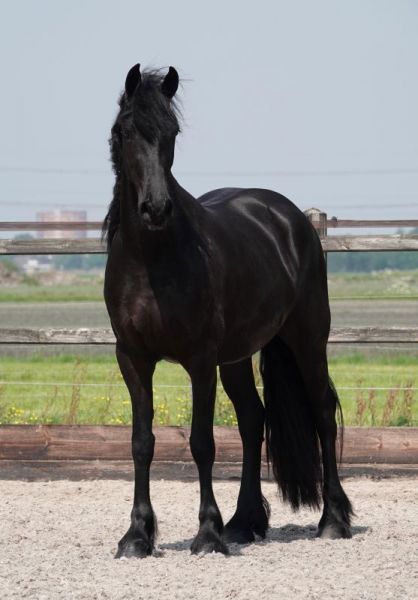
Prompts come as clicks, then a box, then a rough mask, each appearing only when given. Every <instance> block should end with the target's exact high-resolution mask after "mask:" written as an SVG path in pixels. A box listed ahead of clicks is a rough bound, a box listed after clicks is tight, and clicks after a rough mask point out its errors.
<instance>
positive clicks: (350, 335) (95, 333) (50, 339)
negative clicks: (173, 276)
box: [0, 327, 418, 344]
mask: <svg viewBox="0 0 418 600" xmlns="http://www.w3.org/2000/svg"><path fill="white" fill-rule="evenodd" d="M329 342H330V343H340V344H347V343H376V342H379V343H386V342H387V343H397V344H398V343H400V344H402V343H408V344H410V343H416V342H418V327H333V328H332V329H331V333H330V338H329ZM114 343H115V337H114V334H113V331H112V330H111V329H110V328H104V327H100V328H87V327H79V328H77V329H67V328H41V329H32V328H19V329H9V328H6V327H2V328H0V344H114Z"/></svg>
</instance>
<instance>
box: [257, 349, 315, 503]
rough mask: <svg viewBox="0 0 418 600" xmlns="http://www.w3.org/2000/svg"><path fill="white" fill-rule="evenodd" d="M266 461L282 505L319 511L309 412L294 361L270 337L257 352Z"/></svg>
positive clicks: (313, 444)
mask: <svg viewBox="0 0 418 600" xmlns="http://www.w3.org/2000/svg"><path fill="white" fill-rule="evenodd" d="M260 371H261V375H262V378H263V384H264V404H265V409H266V447H267V459H268V460H269V461H271V462H272V466H273V474H274V477H275V479H276V481H277V483H278V485H279V489H280V491H281V494H282V496H283V500H286V501H288V502H289V503H290V504H291V506H292V508H293V509H294V510H297V509H298V508H299V507H300V505H301V504H306V505H308V506H311V507H315V508H316V507H319V503H320V490H321V483H322V470H321V461H320V454H319V444H318V435H317V431H316V427H315V421H314V416H313V412H312V409H311V406H310V403H309V399H308V395H307V393H306V389H305V385H304V383H303V380H302V377H301V374H300V372H299V369H298V366H297V364H296V361H295V358H294V356H293V354H292V352H291V351H290V350H289V348H288V347H287V346H286V344H284V342H282V341H281V340H280V339H279V338H278V337H275V338H273V339H272V340H271V342H269V343H268V344H267V346H265V347H264V348H263V349H262V350H261V357H260Z"/></svg>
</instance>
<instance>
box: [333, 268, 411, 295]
mask: <svg viewBox="0 0 418 600" xmlns="http://www.w3.org/2000/svg"><path fill="white" fill-rule="evenodd" d="M328 288H329V295H330V298H331V299H332V300H337V299H342V298H344V299H346V300H348V299H350V300H351V299H365V300H367V299H370V300H374V299H379V300H403V299H405V300H416V299H417V298H418V270H415V271H374V272H372V273H329V274H328Z"/></svg>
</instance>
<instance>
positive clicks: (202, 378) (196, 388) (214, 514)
mask: <svg viewBox="0 0 418 600" xmlns="http://www.w3.org/2000/svg"><path fill="white" fill-rule="evenodd" d="M187 370H188V372H189V374H190V377H191V380H192V391H193V411H192V429H191V435H190V449H191V452H192V455H193V458H194V460H195V462H196V465H197V468H198V471H199V483H200V508H199V523H200V525H199V531H198V533H197V535H196V537H195V538H194V540H193V542H192V545H191V551H192V554H198V553H199V552H205V553H206V552H222V553H223V554H228V548H227V546H226V545H225V543H224V542H223V541H222V532H223V521H222V516H221V513H220V511H219V508H218V505H217V504H216V500H215V496H214V493H213V488H212V467H213V463H214V460H215V441H214V438H213V416H214V409H215V397H216V362H215V361H213V362H212V361H209V362H206V361H194V364H193V365H191V366H189V367H188V368H187Z"/></svg>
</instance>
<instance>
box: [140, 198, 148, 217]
mask: <svg viewBox="0 0 418 600" xmlns="http://www.w3.org/2000/svg"><path fill="white" fill-rule="evenodd" d="M139 210H140V211H141V214H145V213H149V202H146V201H145V202H141V206H140V207H139Z"/></svg>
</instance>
